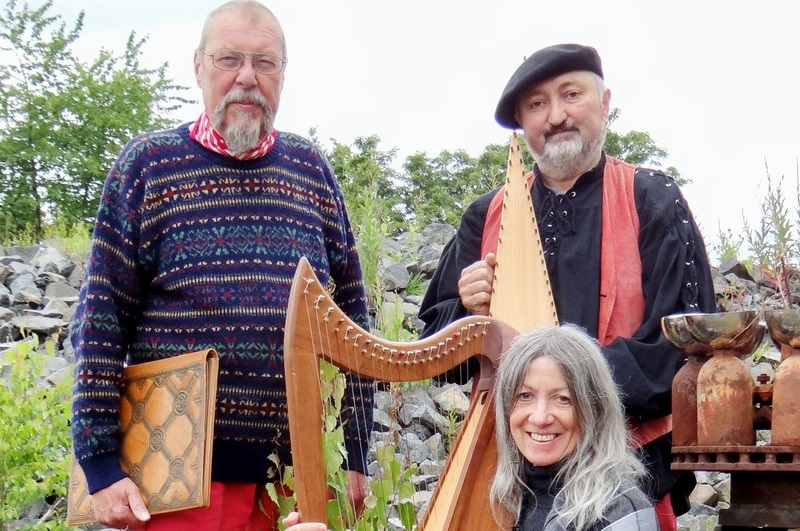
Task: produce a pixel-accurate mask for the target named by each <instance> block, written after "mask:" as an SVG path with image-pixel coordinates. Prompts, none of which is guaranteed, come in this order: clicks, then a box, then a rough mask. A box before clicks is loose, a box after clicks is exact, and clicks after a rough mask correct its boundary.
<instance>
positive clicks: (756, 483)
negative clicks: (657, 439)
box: [672, 446, 800, 531]
mask: <svg viewBox="0 0 800 531" xmlns="http://www.w3.org/2000/svg"><path fill="white" fill-rule="evenodd" d="M672 469H673V470H695V471H722V472H729V473H730V476H731V504H730V508H729V509H722V510H720V511H719V524H720V525H721V526H722V529H723V530H724V531H735V530H738V529H752V528H766V529H770V530H775V531H777V530H779V529H792V528H800V447H797V446H744V447H741V446H740V447H733V446H705V447H703V446H675V447H673V462H672Z"/></svg>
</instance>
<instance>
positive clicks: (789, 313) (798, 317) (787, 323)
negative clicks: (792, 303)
mask: <svg viewBox="0 0 800 531" xmlns="http://www.w3.org/2000/svg"><path fill="white" fill-rule="evenodd" d="M764 321H765V322H766V324H767V330H769V335H770V336H772V339H773V340H775V342H776V343H779V344H781V345H789V346H790V347H792V348H800V310H765V311H764Z"/></svg>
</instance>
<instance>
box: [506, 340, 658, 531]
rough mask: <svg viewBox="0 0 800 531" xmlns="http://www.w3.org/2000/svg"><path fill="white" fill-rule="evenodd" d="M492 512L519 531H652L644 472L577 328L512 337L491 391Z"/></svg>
mask: <svg viewBox="0 0 800 531" xmlns="http://www.w3.org/2000/svg"><path fill="white" fill-rule="evenodd" d="M495 411H496V416H497V428H496V429H497V445H498V453H499V456H498V465H497V473H496V475H495V477H494V480H493V483H492V487H491V500H492V510H493V512H494V513H495V515H497V517H498V519H500V515H501V513H502V512H503V511H502V509H505V510H506V511H508V512H510V513H511V514H512V515H513V516H514V517H515V519H516V520H515V521H516V526H515V527H514V529H515V530H517V531H542V530H544V531H558V530H567V529H568V530H570V531H600V530H609V531H620V530H625V531H657V530H658V523H657V520H656V513H655V510H654V508H653V502H652V500H650V499H649V498H648V497H647V496H646V495H645V494H644V492H643V491H642V490H641V489H640V488H639V484H640V482H641V480H642V479H643V478H644V477H645V476H646V471H645V469H644V467H643V465H642V464H641V463H640V461H639V460H638V459H637V458H636V455H635V454H634V452H633V451H632V450H631V449H630V447H629V445H628V431H627V429H626V424H625V416H624V413H623V408H622V403H621V401H620V398H619V395H618V391H617V387H616V385H615V384H614V381H613V379H612V377H611V372H610V369H609V367H608V364H607V362H606V360H605V358H604V357H603V355H602V353H601V352H600V349H599V347H598V345H597V342H596V341H595V340H594V339H592V338H591V337H589V336H588V335H587V334H585V333H584V332H583V331H582V330H581V329H580V328H578V327H576V326H574V325H561V326H548V327H543V328H539V329H536V330H534V331H533V332H529V333H527V334H523V335H520V336H519V337H517V338H516V339H515V341H514V343H513V344H512V346H511V347H510V348H509V349H508V351H507V352H506V353H505V354H504V355H503V357H502V359H501V360H500V365H499V368H498V373H497V379H496V381H495Z"/></svg>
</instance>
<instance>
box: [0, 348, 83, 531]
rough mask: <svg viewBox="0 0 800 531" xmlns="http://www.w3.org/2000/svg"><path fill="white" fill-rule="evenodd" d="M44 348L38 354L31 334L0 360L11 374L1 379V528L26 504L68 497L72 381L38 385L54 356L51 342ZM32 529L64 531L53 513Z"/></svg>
mask: <svg viewBox="0 0 800 531" xmlns="http://www.w3.org/2000/svg"><path fill="white" fill-rule="evenodd" d="M44 347H45V352H41V351H38V350H36V349H37V341H36V340H35V336H33V337H32V339H31V340H28V341H24V342H21V343H19V344H18V345H16V346H15V347H14V348H12V349H10V350H8V351H6V352H5V356H4V359H3V362H4V364H5V365H6V367H7V369H6V370H7V371H8V372H9V373H10V374H9V375H8V378H4V379H3V380H2V381H0V477H2V478H3V480H2V482H0V527H3V526H5V525H8V524H9V522H11V521H13V520H15V519H17V518H19V516H20V509H22V508H24V507H26V506H27V505H29V504H31V503H33V502H36V501H38V500H41V499H42V498H45V497H48V496H59V497H63V496H64V495H65V494H66V486H67V476H68V471H69V464H68V460H67V459H65V456H67V455H68V454H69V448H70V442H71V434H70V429H69V418H70V396H71V393H70V390H71V388H72V378H71V377H68V378H64V379H62V380H61V381H59V382H58V383H56V384H55V385H54V386H53V387H42V386H40V385H38V380H39V378H40V377H41V375H42V372H43V369H44V367H45V364H46V362H47V358H48V357H52V356H53V355H54V352H55V344H54V343H53V342H52V341H51V340H48V341H46V342H45V344H44ZM4 372H5V371H4ZM3 528H4V529H5V527H3ZM34 529H67V527H66V524H64V523H63V521H62V515H60V514H59V513H58V511H53V513H52V514H48V515H47V518H43V519H42V522H40V523H39V524H37V525H36V526H34Z"/></svg>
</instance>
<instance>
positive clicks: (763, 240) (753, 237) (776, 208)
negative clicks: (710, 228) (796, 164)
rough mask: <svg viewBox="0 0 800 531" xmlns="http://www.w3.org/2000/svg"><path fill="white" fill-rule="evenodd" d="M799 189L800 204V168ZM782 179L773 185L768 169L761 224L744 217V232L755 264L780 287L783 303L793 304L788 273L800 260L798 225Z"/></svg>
mask: <svg viewBox="0 0 800 531" xmlns="http://www.w3.org/2000/svg"><path fill="white" fill-rule="evenodd" d="M797 187H798V191H797V192H796V194H795V197H796V199H797V201H798V203H800V171H799V172H798V181H797ZM782 188H783V178H781V179H779V181H778V185H777V186H773V183H772V177H771V176H770V173H769V168H767V194H766V196H765V197H764V198H763V200H762V202H761V216H760V220H759V225H758V227H752V226H751V225H750V224H749V223H747V221H746V220H745V224H744V232H745V237H746V239H747V243H748V245H749V246H750V250H751V251H752V252H753V258H754V262H755V265H756V266H757V267H759V268H761V270H762V271H763V272H764V274H765V275H767V276H768V277H769V278H771V279H772V281H773V282H774V283H775V285H776V286H777V289H778V292H779V293H780V295H781V299H782V301H783V305H784V307H786V308H791V307H792V299H791V290H790V286H789V275H790V271H791V266H792V265H793V264H796V263H797V259H798V256H800V252H798V240H797V238H796V237H795V226H794V225H793V222H792V217H791V214H790V210H789V208H788V207H787V206H786V201H785V196H784V194H783V192H782Z"/></svg>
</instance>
